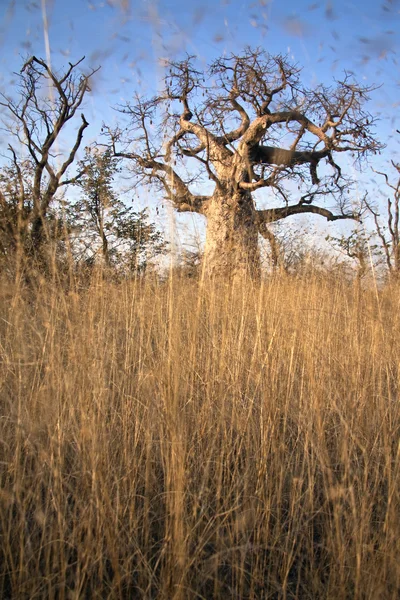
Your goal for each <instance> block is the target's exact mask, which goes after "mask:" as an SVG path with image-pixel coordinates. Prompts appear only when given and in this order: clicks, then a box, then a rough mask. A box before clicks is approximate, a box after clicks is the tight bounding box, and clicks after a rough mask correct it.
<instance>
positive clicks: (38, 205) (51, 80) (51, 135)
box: [0, 56, 96, 256]
mask: <svg viewBox="0 0 400 600" xmlns="http://www.w3.org/2000/svg"><path fill="white" fill-rule="evenodd" d="M82 61H83V58H82V59H81V60H79V61H78V62H76V63H74V64H73V63H69V66H68V68H67V69H65V70H64V71H62V72H58V73H57V72H55V71H54V70H52V69H51V67H50V65H48V64H47V63H46V62H45V61H44V60H43V59H40V58H36V56H32V57H31V58H30V59H29V60H28V61H27V62H26V63H25V64H24V65H23V67H22V69H21V71H20V73H18V74H17V76H18V91H19V95H18V98H17V99H16V100H14V99H12V98H11V97H8V96H6V95H5V94H0V106H3V108H4V109H6V113H7V115H8V119H7V123H6V126H7V128H8V132H9V134H10V135H11V136H13V137H14V138H16V140H17V143H18V145H20V146H21V147H22V148H25V149H26V154H24V155H21V156H18V153H17V151H16V149H15V147H14V145H13V144H9V150H10V152H11V155H12V164H13V166H12V169H13V170H14V172H15V176H14V180H15V181H16V182H17V189H18V192H17V195H18V197H19V201H18V207H19V208H18V211H19V214H20V216H21V215H22V214H24V216H25V217H27V218H26V219H25V220H23V223H24V228H23V230H24V234H26V233H27V231H29V236H30V242H31V244H30V245H31V251H32V252H33V253H34V254H36V255H37V256H38V255H39V254H40V252H41V248H42V245H43V240H44V237H45V233H46V218H47V216H48V214H49V209H50V207H51V204H52V202H53V200H54V198H55V196H56V193H57V191H58V190H59V188H60V187H62V186H65V185H67V184H68V183H71V181H73V180H74V179H76V178H78V177H79V176H80V174H79V173H78V174H77V175H76V176H75V178H74V179H73V180H71V179H67V178H64V176H65V175H66V172H67V170H68V168H69V167H70V166H71V165H72V163H73V162H74V160H75V156H76V153H77V151H78V149H79V147H80V144H81V142H82V138H83V133H84V130H85V129H86V128H87V127H88V125H89V124H88V122H87V120H86V119H85V117H84V115H83V114H81V125H80V127H79V128H78V131H77V132H76V133H75V141H74V143H73V144H72V146H71V148H70V150H69V151H67V152H66V158H65V159H64V160H61V162H60V161H59V156H60V155H59V152H58V151H59V149H58V148H57V140H58V139H59V136H60V134H61V132H62V131H63V130H64V129H65V127H66V125H67V124H68V123H69V122H70V121H71V120H72V119H73V118H74V117H75V115H76V112H77V110H78V109H79V107H80V106H81V105H82V102H83V99H84V97H85V94H86V93H87V92H88V91H89V89H90V88H89V80H90V78H91V77H92V75H93V74H94V73H95V72H96V71H95V70H91V71H90V72H89V73H88V74H87V75H85V74H83V73H82V72H81V71H79V69H78V66H79V65H80V64H81V62H82ZM27 158H28V159H29V162H30V169H31V170H32V185H31V186H30V188H29V190H26V186H25V185H24V177H23V176H22V171H23V165H24V163H25V161H26V159H27ZM26 194H28V196H26ZM26 206H29V211H28V213H26V212H24V210H23V209H24V207H26ZM20 222H22V221H21V219H20Z"/></svg>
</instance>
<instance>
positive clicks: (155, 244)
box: [69, 148, 166, 274]
mask: <svg viewBox="0 0 400 600" xmlns="http://www.w3.org/2000/svg"><path fill="white" fill-rule="evenodd" d="M79 172H81V173H82V176H81V177H80V178H79V180H78V181H76V185H77V186H78V187H79V188H80V190H81V195H80V198H79V199H78V200H77V201H76V202H74V203H72V204H71V208H70V209H69V223H70V230H71V231H74V238H75V245H77V244H76V242H78V245H79V248H80V250H81V252H80V253H81V254H82V255H83V256H84V258H85V260H87V261H89V262H90V263H93V262H95V261H96V256H98V254H99V252H100V254H101V257H102V262H103V264H104V265H105V266H107V267H111V266H112V267H113V268H114V269H117V270H119V271H120V272H121V273H125V274H126V273H129V272H132V271H141V270H143V269H145V268H146V265H147V263H148V261H149V260H151V259H154V258H155V257H156V256H158V255H160V254H163V253H164V252H165V250H166V243H165V241H164V238H163V236H162V234H161V232H160V231H158V230H157V228H156V226H155V225H154V224H153V223H151V222H150V221H149V219H148V214H147V211H146V210H142V211H139V212H136V211H135V210H134V209H133V207H132V206H128V205H127V204H126V203H125V202H124V201H123V200H122V199H121V197H120V195H119V194H118V193H117V192H116V191H115V189H114V179H115V177H116V176H117V175H118V173H119V172H120V167H119V160H118V159H117V158H116V157H114V156H113V155H112V152H111V150H110V149H106V150H101V149H99V148H86V151H85V157H84V159H83V160H82V161H80V163H79Z"/></svg>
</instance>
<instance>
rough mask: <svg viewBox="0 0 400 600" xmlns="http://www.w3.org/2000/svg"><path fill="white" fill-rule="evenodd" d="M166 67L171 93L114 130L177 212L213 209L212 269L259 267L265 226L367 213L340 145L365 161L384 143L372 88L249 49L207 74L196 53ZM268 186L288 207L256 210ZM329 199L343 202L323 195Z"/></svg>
mask: <svg viewBox="0 0 400 600" xmlns="http://www.w3.org/2000/svg"><path fill="white" fill-rule="evenodd" d="M166 71H167V75H166V77H165V87H164V91H163V93H161V94H160V95H158V96H156V97H155V98H152V99H142V98H140V97H139V96H136V97H135V100H134V101H133V102H132V103H130V102H128V103H126V104H125V105H124V106H121V107H120V110H121V112H122V113H123V114H124V115H125V116H126V117H127V118H128V120H129V124H128V127H127V128H124V129H122V128H120V129H115V130H113V131H112V130H110V129H109V130H108V134H109V136H110V140H111V145H112V149H113V152H114V154H115V155H116V156H118V157H124V158H127V159H130V161H131V164H132V171H133V172H134V173H135V175H136V177H137V181H138V183H143V182H149V183H151V184H153V185H155V186H156V188H157V189H160V190H162V191H163V192H164V194H165V195H166V197H167V198H168V199H170V200H171V201H172V202H173V204H174V206H175V208H176V209H177V210H178V211H191V212H196V213H200V214H202V215H205V216H206V217H207V239H206V246H205V261H206V268H207V270H208V272H210V273H224V274H226V273H238V272H239V273H240V272H243V271H246V270H248V269H249V268H250V269H251V271H252V272H253V273H258V272H259V266H260V262H259V261H260V259H259V249H258V235H259V233H261V234H264V235H265V234H266V232H267V227H268V224H269V223H271V222H273V221H276V220H279V219H283V218H286V217H288V216H290V215H295V214H300V213H314V214H318V215H321V216H323V217H325V218H326V219H328V220H329V221H334V220H337V219H347V218H353V219H354V218H356V219H357V218H358V214H355V213H354V211H352V210H351V209H350V208H349V206H348V195H347V193H348V192H349V191H350V189H351V183H352V182H351V181H350V180H349V178H346V177H345V176H344V175H343V173H342V170H341V167H340V166H339V164H338V163H337V162H336V155H338V154H343V153H347V154H353V155H354V158H355V160H358V161H360V160H361V159H362V158H363V157H366V156H367V155H368V153H370V152H375V151H377V150H378V149H380V148H381V146H380V144H379V143H378V142H377V141H376V140H375V138H374V135H373V132H374V119H373V118H372V117H371V115H370V114H369V113H368V112H366V111H365V110H364V105H365V102H366V101H367V100H368V95H369V92H370V91H371V90H372V89H373V88H371V87H367V86H360V85H358V84H357V83H356V82H355V81H354V80H353V79H352V77H351V76H350V75H348V74H345V76H344V78H343V79H342V80H341V81H336V82H335V85H334V86H333V87H327V86H324V85H319V86H317V87H316V88H314V89H308V88H307V87H306V86H304V85H302V84H301V82H300V79H299V75H300V69H299V68H298V67H297V66H296V65H292V64H290V63H289V61H288V60H287V59H286V58H285V57H283V56H277V57H272V56H270V55H269V54H267V53H266V52H264V51H262V50H251V49H249V48H248V49H246V50H245V52H244V53H243V54H242V55H234V54H232V55H230V56H228V57H223V58H220V59H219V60H217V61H215V62H214V63H213V64H212V65H211V66H210V68H209V69H208V70H207V72H202V71H199V70H197V69H196V68H195V61H194V58H193V57H188V58H187V59H186V60H183V61H181V62H174V61H171V62H167V63H166ZM166 136H167V139H165V137H166ZM321 163H327V165H328V169H327V168H325V167H323V166H322V165H321ZM196 165H197V167H198V169H196V168H195V167H196ZM211 186H212V189H210V188H211ZM199 188H203V193H201V194H199V193H197V192H196V189H199ZM263 188H268V189H269V190H270V191H271V192H273V196H274V199H275V200H279V202H280V205H279V206H278V207H276V208H266V209H263V210H257V209H256V204H255V199H254V197H253V193H254V192H256V191H257V190H261V189H263ZM294 190H297V191H296V192H294ZM325 198H330V199H331V202H332V200H333V199H334V204H335V206H336V209H335V211H333V210H332V208H327V207H324V206H321V205H320V204H316V203H315V202H317V201H318V199H320V200H321V199H325Z"/></svg>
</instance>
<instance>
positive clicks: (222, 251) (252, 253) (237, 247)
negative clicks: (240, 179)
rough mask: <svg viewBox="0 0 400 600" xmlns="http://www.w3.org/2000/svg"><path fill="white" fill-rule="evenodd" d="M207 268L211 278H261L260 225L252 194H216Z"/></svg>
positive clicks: (209, 215)
mask: <svg viewBox="0 0 400 600" xmlns="http://www.w3.org/2000/svg"><path fill="white" fill-rule="evenodd" d="M206 216H207V234H206V245H205V251H204V263H205V264H204V268H205V272H206V274H207V275H208V276H222V277H229V278H232V277H233V278H237V277H242V276H246V275H250V276H251V277H259V275H260V254H259V247H258V225H257V218H256V210H255V208H254V204H253V200H252V198H251V194H249V193H248V192H236V193H233V194H228V193H227V194H226V195H225V194H224V193H222V192H221V191H220V190H219V191H217V192H216V193H215V194H214V195H213V196H212V198H211V199H210V202H209V204H208V206H207V211H206Z"/></svg>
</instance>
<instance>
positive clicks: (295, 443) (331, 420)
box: [0, 275, 400, 600]
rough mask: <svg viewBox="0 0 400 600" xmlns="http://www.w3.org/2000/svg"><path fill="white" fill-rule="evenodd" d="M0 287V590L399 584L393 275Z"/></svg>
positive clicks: (43, 594) (118, 592) (351, 594)
mask: <svg viewBox="0 0 400 600" xmlns="http://www.w3.org/2000/svg"><path fill="white" fill-rule="evenodd" d="M1 290H2V291H1V299H0V331H1V371H0V373H1V388H0V407H1V408H0V410H1V418H0V477H1V479H0V481H1V490H0V494H1V495H0V502H1V511H0V597H2V598H29V599H40V598H54V599H55V598H57V599H65V600H67V599H68V600H70V599H76V600H77V599H78V598H110V599H111V598H121V599H125V598H145V599H151V598H157V599H166V600H170V599H174V600H178V599H179V600H183V599H213V598H216V599H217V598H221V599H222V598H223V599H226V598H237V599H247V598H248V599H250V598H251V599H289V598H299V599H310V600H311V599H317V598H318V599H320V598H321V599H322V598H334V599H337V600H339V599H347V598H352V599H353V598H354V599H360V600H361V599H367V598H368V599H394V600H395V599H397V598H399V595H400V561H399V556H400V510H399V509H400V506H399V504H400V486H399V483H400V402H399V397H398V394H399V389H398V388H399V366H400V310H399V309H400V296H399V288H398V286H395V285H391V286H389V285H388V286H386V287H384V288H382V289H378V288H377V287H376V286H375V285H374V284H371V286H366V288H365V289H363V290H362V289H361V288H360V286H358V285H356V284H353V283H348V282H345V281H344V280H343V279H340V278H334V277H331V276H329V275H326V276H325V275H324V276H315V277H307V278H301V277H299V278H295V277H288V276H284V275H282V276H277V277H273V278H271V279H269V280H267V281H265V282H263V283H262V284H261V285H253V284H252V283H251V282H246V283H245V284H243V285H240V284H238V285H236V286H227V285H224V284H222V283H221V284H219V285H214V286H212V285H210V284H206V283H202V282H201V281H200V282H198V281H192V280H185V279H180V278H174V277H172V278H170V279H169V280H168V281H165V282H162V283H160V282H157V281H156V280H153V279H150V278H149V279H148V280H147V281H146V280H144V281H139V280H138V281H136V282H127V283H112V282H107V281H105V280H104V278H102V277H100V276H99V277H97V276H96V275H94V276H93V277H92V279H91V281H90V282H87V283H86V285H85V286H79V285H78V284H77V285H75V284H73V283H70V284H69V286H67V287H66V286H65V285H59V284H58V283H57V281H56V279H54V281H51V280H48V279H37V280H35V282H33V283H32V282H31V283H30V284H29V286H27V285H26V284H25V283H24V284H22V283H18V281H17V283H13V284H12V283H9V282H4V283H3V285H2V288H1Z"/></svg>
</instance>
